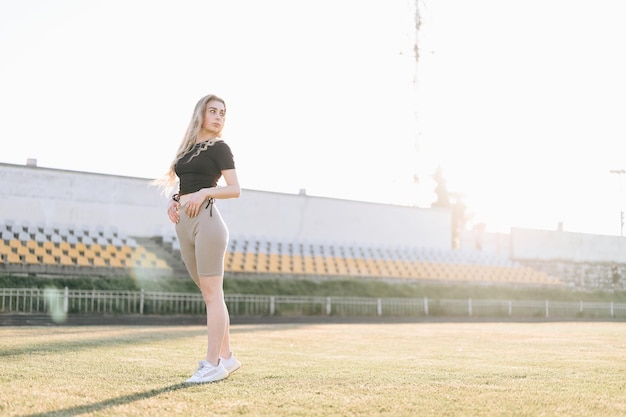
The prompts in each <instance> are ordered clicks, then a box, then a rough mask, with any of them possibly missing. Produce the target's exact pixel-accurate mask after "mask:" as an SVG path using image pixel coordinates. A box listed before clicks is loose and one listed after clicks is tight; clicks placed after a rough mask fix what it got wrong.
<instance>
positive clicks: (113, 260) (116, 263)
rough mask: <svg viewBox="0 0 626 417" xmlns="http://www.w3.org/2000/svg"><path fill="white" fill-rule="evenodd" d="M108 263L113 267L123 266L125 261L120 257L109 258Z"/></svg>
mask: <svg viewBox="0 0 626 417" xmlns="http://www.w3.org/2000/svg"><path fill="white" fill-rule="evenodd" d="M109 265H110V266H112V267H113V268H125V267H126V261H125V260H124V259H120V258H111V259H110V260H109Z"/></svg>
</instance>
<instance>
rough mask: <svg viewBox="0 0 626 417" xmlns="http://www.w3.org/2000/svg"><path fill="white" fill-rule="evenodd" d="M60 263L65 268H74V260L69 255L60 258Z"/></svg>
mask: <svg viewBox="0 0 626 417" xmlns="http://www.w3.org/2000/svg"><path fill="white" fill-rule="evenodd" d="M59 263H60V264H61V265H63V266H74V262H72V258H70V257H69V256H67V255H61V256H59Z"/></svg>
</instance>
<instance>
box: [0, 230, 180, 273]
mask: <svg viewBox="0 0 626 417" xmlns="http://www.w3.org/2000/svg"><path fill="white" fill-rule="evenodd" d="M2 266H4V267H5V268H4V269H5V270H9V271H11V272H25V273H35V274H36V273H42V274H45V273H51V274H55V273H71V274H84V275H90V274H96V275H100V274H105V275H124V274H127V273H128V270H129V269H132V270H136V269H153V270H164V271H167V270H170V267H169V265H168V264H167V262H166V261H165V260H163V259H160V258H159V257H158V256H157V255H156V254H155V253H153V252H151V251H149V250H147V249H146V248H145V247H144V246H143V245H140V244H138V243H137V241H136V240H135V239H133V238H132V237H129V236H126V235H124V234H123V233H120V232H119V231H117V230H116V229H115V228H104V227H103V226H95V227H91V226H86V225H85V226H80V227H76V226H72V225H52V226H51V225H43V224H30V223H27V222H22V223H16V222H14V221H11V220H6V221H4V223H2V224H0V267H2Z"/></svg>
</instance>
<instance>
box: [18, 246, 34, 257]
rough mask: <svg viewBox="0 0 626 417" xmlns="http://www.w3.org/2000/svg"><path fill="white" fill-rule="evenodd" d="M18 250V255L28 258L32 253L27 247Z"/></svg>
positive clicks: (20, 247)
mask: <svg viewBox="0 0 626 417" xmlns="http://www.w3.org/2000/svg"><path fill="white" fill-rule="evenodd" d="M16 249H17V254H18V255H21V256H26V255H29V254H30V253H31V252H30V249H28V248H27V247H26V246H18V247H17V248H16Z"/></svg>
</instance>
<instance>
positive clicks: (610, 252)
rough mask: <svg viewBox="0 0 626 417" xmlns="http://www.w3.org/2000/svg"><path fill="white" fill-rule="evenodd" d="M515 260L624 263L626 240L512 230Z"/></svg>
mask: <svg viewBox="0 0 626 417" xmlns="http://www.w3.org/2000/svg"><path fill="white" fill-rule="evenodd" d="M511 253H512V257H513V258H514V259H520V260H524V259H529V260H566V261H573V262H618V263H626V240H625V239H624V238H622V237H619V236H603V235H589V234H582V233H572V232H564V231H550V230H531V229H516V228H514V229H511Z"/></svg>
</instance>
